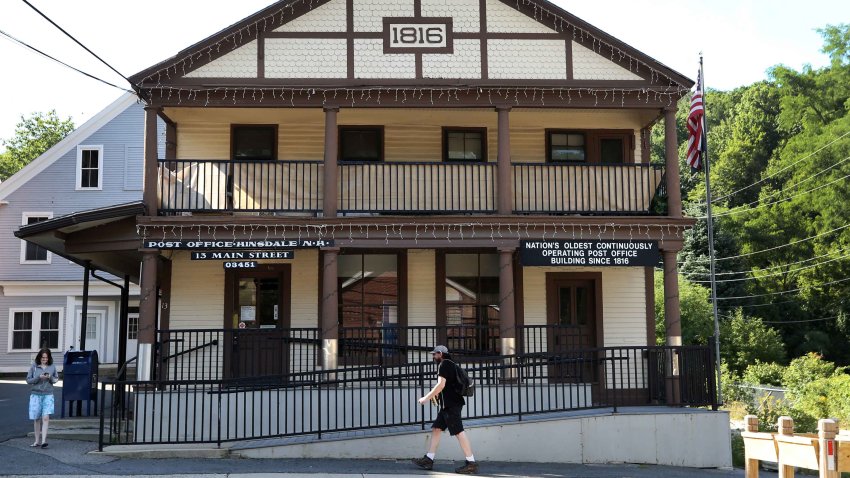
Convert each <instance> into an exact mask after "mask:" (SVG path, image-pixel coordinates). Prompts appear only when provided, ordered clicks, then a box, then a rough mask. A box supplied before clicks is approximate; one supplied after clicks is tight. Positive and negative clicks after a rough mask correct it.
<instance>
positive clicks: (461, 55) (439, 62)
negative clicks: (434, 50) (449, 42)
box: [422, 40, 481, 78]
mask: <svg viewBox="0 0 850 478" xmlns="http://www.w3.org/2000/svg"><path fill="white" fill-rule="evenodd" d="M422 75H423V76H424V77H425V78H481V42H480V41H479V40H455V41H454V53H453V54H451V55H446V54H439V55H438V54H433V55H422Z"/></svg>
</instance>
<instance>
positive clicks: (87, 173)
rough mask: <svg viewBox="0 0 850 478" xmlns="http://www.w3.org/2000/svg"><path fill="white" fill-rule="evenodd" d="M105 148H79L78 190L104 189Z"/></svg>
mask: <svg viewBox="0 0 850 478" xmlns="http://www.w3.org/2000/svg"><path fill="white" fill-rule="evenodd" d="M102 181H103V146H77V190H85V189H95V190H99V189H102V188H103V183H102Z"/></svg>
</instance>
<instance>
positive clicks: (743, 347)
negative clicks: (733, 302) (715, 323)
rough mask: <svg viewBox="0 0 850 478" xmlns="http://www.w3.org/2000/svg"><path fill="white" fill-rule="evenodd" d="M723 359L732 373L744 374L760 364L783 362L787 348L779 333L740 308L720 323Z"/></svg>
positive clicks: (721, 354)
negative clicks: (752, 366) (751, 367)
mask: <svg viewBox="0 0 850 478" xmlns="http://www.w3.org/2000/svg"><path fill="white" fill-rule="evenodd" d="M720 356H721V357H722V358H723V360H724V361H726V362H727V363H728V364H729V369H730V370H731V371H733V372H735V373H736V374H742V373H743V372H744V371H745V370H746V369H747V367H748V366H749V365H750V364H754V363H756V362H757V361H761V362H778V363H782V362H784V361H785V346H784V344H783V343H782V338H781V336H780V335H779V332H777V331H776V330H775V329H772V328H770V327H769V326H767V325H765V324H764V323H763V322H762V321H761V319H758V318H755V317H748V316H746V315H744V313H743V312H742V311H741V309H737V310H735V312H734V313H733V314H732V316H731V317H727V318H725V319H724V320H723V321H721V323H720Z"/></svg>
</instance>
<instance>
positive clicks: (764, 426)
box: [755, 395, 818, 433]
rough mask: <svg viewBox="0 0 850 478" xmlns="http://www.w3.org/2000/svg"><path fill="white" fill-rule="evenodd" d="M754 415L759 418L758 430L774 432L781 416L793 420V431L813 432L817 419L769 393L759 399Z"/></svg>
mask: <svg viewBox="0 0 850 478" xmlns="http://www.w3.org/2000/svg"><path fill="white" fill-rule="evenodd" d="M755 415H756V416H757V417H758V419H759V431H765V432H776V431H777V428H778V425H779V417H782V416H787V417H791V418H792V419H793V420H794V433H815V432H816V431H817V427H818V421H817V419H815V418H813V417H812V416H811V415H808V414H807V413H804V412H802V411H801V410H799V409H797V408H794V407H792V406H791V405H790V403H789V402H788V401H787V400H777V399H776V397H773V396H770V395H767V396H765V397H763V398H762V399H761V400H760V401H759V404H758V409H757V410H756V413H755Z"/></svg>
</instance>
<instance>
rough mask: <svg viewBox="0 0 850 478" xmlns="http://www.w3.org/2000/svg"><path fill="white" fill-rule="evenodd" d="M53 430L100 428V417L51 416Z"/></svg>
mask: <svg viewBox="0 0 850 478" xmlns="http://www.w3.org/2000/svg"><path fill="white" fill-rule="evenodd" d="M50 428H51V429H52V430H85V429H89V430H100V417H69V418H51V419H50Z"/></svg>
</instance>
